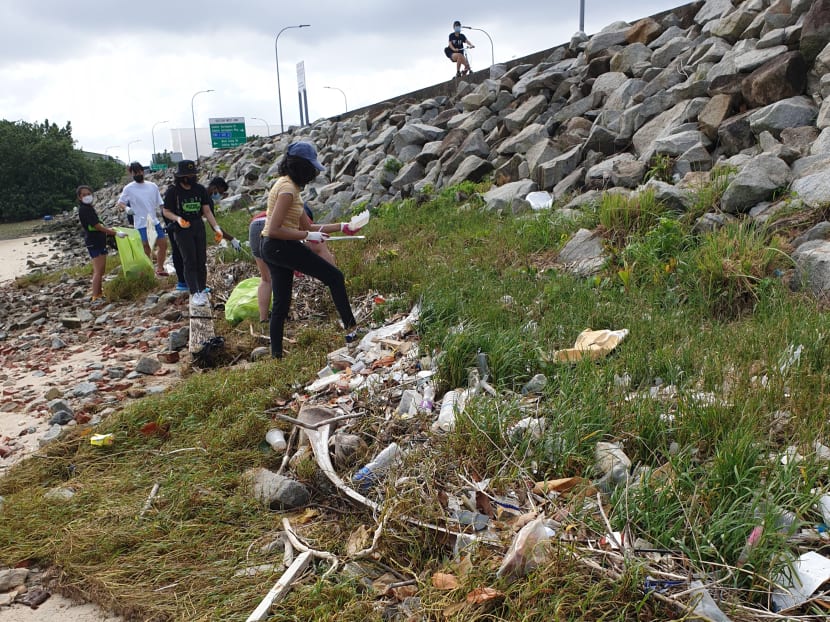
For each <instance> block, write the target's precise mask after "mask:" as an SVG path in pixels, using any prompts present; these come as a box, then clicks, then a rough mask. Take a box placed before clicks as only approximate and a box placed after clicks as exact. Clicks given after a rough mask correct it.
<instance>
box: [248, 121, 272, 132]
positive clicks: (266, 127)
mask: <svg viewBox="0 0 830 622" xmlns="http://www.w3.org/2000/svg"><path fill="white" fill-rule="evenodd" d="M251 118H252V119H253V120H254V121H262V122H263V123H264V124H265V129H266V130H267V131H268V136H270V135H271V126H270V125H268V121H266V120H265V119H260V118H259V117H251Z"/></svg>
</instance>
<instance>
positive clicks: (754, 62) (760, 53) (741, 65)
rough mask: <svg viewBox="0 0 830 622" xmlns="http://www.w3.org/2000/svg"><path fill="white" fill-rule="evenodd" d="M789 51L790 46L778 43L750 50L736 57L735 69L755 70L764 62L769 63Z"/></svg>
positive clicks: (743, 70)
mask: <svg viewBox="0 0 830 622" xmlns="http://www.w3.org/2000/svg"><path fill="white" fill-rule="evenodd" d="M787 51H788V48H787V46H786V45H778V46H776V47H773V48H765V49H763V50H757V49H756V50H748V51H746V52H744V53H743V54H739V55H738V56H736V57H735V58H734V62H735V69H736V71H737V72H738V73H746V72H748V71H754V70H756V69H757V68H758V67H760V66H761V65H763V64H764V63H767V62H769V61H771V60H772V59H774V58H777V57H778V56H781V55H782V54H786V53H787Z"/></svg>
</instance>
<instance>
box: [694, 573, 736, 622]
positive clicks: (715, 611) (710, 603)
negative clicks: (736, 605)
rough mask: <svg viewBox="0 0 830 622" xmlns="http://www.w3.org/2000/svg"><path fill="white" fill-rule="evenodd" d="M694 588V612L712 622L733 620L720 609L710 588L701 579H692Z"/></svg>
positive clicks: (729, 621)
mask: <svg viewBox="0 0 830 622" xmlns="http://www.w3.org/2000/svg"><path fill="white" fill-rule="evenodd" d="M690 587H691V588H692V592H691V594H692V600H691V603H692V605H693V607H692V613H693V614H696V615H699V616H701V617H702V618H703V619H704V620H710V621H711V622H732V621H731V620H730V619H729V617H728V616H727V615H726V614H725V613H724V612H723V611H721V610H720V607H718V605H717V603H715V599H714V598H712V595H711V594H709V590H707V589H706V588H705V587H703V583H702V582H700V581H692V583H691V584H690Z"/></svg>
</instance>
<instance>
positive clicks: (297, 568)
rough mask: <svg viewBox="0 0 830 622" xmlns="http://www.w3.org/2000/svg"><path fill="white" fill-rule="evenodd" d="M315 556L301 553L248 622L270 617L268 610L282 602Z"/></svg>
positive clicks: (309, 553)
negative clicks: (276, 603)
mask: <svg viewBox="0 0 830 622" xmlns="http://www.w3.org/2000/svg"><path fill="white" fill-rule="evenodd" d="M313 557H314V555H313V554H312V553H311V552H308V551H306V552H305V553H300V555H298V556H297V559H295V560H294V562H293V563H292V564H291V566H289V567H288V569H287V570H286V571H285V572H284V573H282V576H281V577H280V580H279V581H277V582H276V583H275V584H274V587H272V588H271V590H270V591H269V592H268V593H267V594H266V595H265V598H263V599H262V600H261V601H260V603H259V605H257V608H256V609H254V610H253V612H252V613H251V615H249V616H248V619H247V620H246V622H261V621H262V620H264V619H265V618H267V617H268V610H269V609H270V608H271V605H273V604H274V603H275V602H277V601H279V600H281V599H282V598H283V597H284V596H285V595H286V594H288V592H289V591H290V590H291V584H292V583H294V581H295V580H296V579H297V577H298V576H299V575H300V574H301V573H302V572H303V571H304V570H305V569H306V568H307V567H308V565H309V564H310V563H311V560H312V559H313Z"/></svg>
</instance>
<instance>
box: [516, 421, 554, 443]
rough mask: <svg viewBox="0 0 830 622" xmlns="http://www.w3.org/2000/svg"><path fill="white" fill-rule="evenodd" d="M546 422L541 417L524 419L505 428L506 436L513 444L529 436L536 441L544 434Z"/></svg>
mask: <svg viewBox="0 0 830 622" xmlns="http://www.w3.org/2000/svg"><path fill="white" fill-rule="evenodd" d="M545 426H546V422H545V420H544V418H542V417H525V418H524V419H520V420H519V421H517V422H516V423H514V424H513V425H512V426H510V427H509V428H507V436H508V437H509V438H510V440H511V441H513V442H514V443H515V442H517V441H520V440H522V439H523V438H524V437H526V436H529V437H530V438H531V439H532V440H534V441H538V440H539V439H540V438H542V436H543V435H544V433H545Z"/></svg>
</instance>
